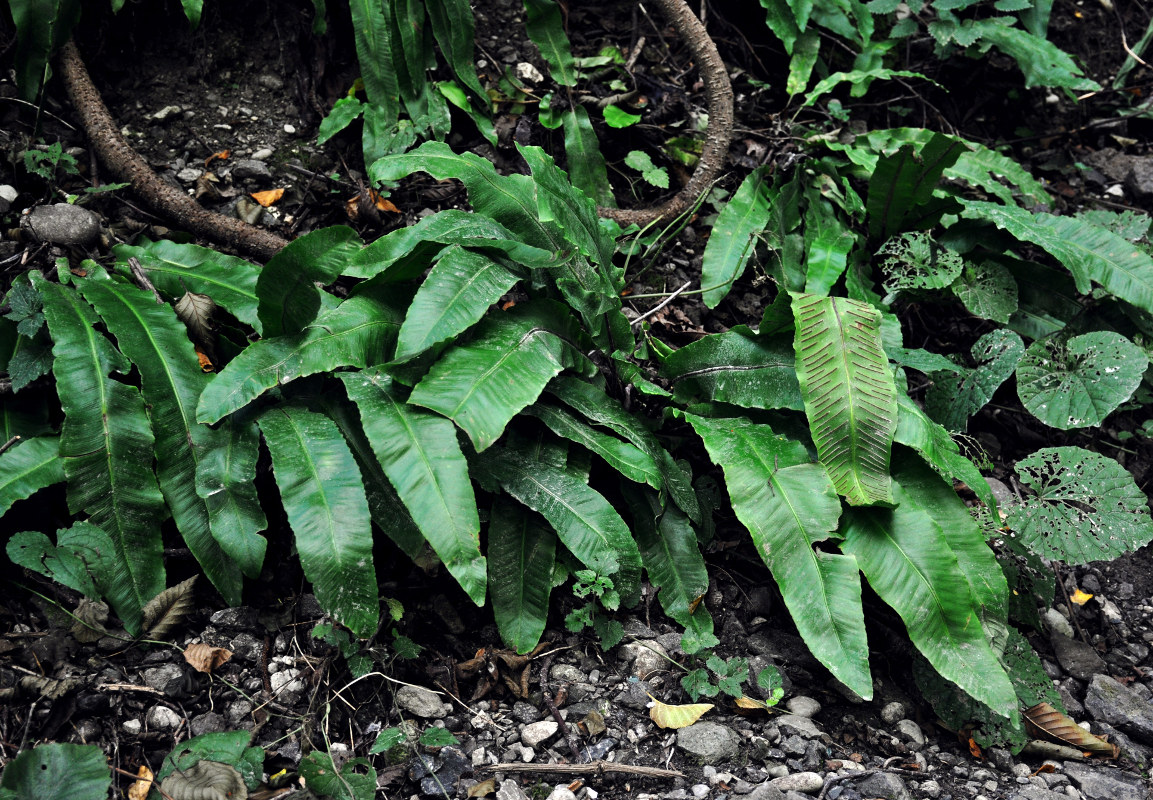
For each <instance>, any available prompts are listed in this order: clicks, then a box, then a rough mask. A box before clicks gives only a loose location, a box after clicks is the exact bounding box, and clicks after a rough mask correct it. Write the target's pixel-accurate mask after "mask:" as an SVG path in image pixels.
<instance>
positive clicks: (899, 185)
mask: <svg viewBox="0 0 1153 800" xmlns="http://www.w3.org/2000/svg"><path fill="white" fill-rule="evenodd" d="M965 149H966V146H965V144H964V142H962V141H961V140H959V139H954V138H952V137H949V136H932V137H930V138H929V140H928V141H927V142H925V143H924V144H923V145H921V146H920V147H919V148H914V147H913V146H912V145H903V146H902V147H901V148H900V149H899V150H897V152H896V153H893V154H892V155H885V156H881V158H879V159H878V160H877V166H876V168H875V169H874V170H873V174H872V176H871V177H870V178H869V199H868V203H867V208H868V215H869V236H870V237H872V238H873V239H875V240H876V241H885V240H886V239H888V238H889V237H891V236H892V235H893V234H895V233H896V232H897V231H899V230H901V229H902V223H904V222H905V220H906V218H907V217H909V216H910V215H911V214H912V213H913V210H914V209H915V208H916V207H917V206H922V205H925V204H926V203H927V202H928V201H929V199H930V198H931V197H932V195H933V189H934V187H936V185H937V181H939V180H940V179H941V173H943V172H944V171H945V170H946V169H947V168H949V167H951V166H953V164H954V163H956V161H957V158H958V157H960V155H961V153H963V152H964V151H965Z"/></svg>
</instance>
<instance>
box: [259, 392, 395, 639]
mask: <svg viewBox="0 0 1153 800" xmlns="http://www.w3.org/2000/svg"><path fill="white" fill-rule="evenodd" d="M258 423H259V425H260V430H261V432H262V433H263V434H264V441H265V442H266V443H267V444H268V451H269V453H271V454H272V471H273V474H274V475H275V477H276V486H277V488H278V489H279V490H280V498H281V501H282V502H283V504H284V511H285V513H286V514H287V515H288V524H289V526H290V527H291V528H292V531H293V533H294V534H295V536H296V549H297V552H298V553H299V554H300V564H301V567H303V569H304V574H305V576H306V577H307V578H308V580H309V581H311V583H312V588H313V590H314V591H315V592H316V599H317V600H318V601H320V605H321V607H322V608H324V610H325V611H326V612H328V613H329V614H331V615H332V616H333V617H334V618H335V619H336V620H338V621H339V622H340V623H341V624H343V625H347V626H348V627H349V628H350V629H351V630H352V632H353V633H354V634H356V635H357V636H359V637H361V638H366V637H368V636H371V635H372V634H373V633H374V632H375V631H376V625H377V621H378V617H379V613H378V598H377V591H376V570H375V568H374V567H373V563H372V528H371V526H370V524H369V517H368V502H367V501H366V500H365V498H364V487H363V485H362V483H361V478H360V470H359V469H357V467H356V461H355V460H354V459H353V457H352V453H351V452H349V449H348V445H347V444H346V443H345V441H344V437H342V436H341V435H340V430H339V429H338V428H337V427H336V423H334V422H333V421H332V420H331V419H329V418H328V417H326V416H324V415H323V414H318V413H316V412H313V411H307V410H305V409H302V408H297V407H295V406H292V405H288V404H282V405H278V406H275V407H273V408H270V409H269V410H267V411H265V412H264V413H263V414H261V415H260V417H259V418H258Z"/></svg>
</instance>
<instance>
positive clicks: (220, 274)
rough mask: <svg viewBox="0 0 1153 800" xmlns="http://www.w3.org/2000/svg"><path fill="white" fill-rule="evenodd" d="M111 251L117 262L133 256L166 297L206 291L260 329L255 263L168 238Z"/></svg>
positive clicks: (234, 314)
mask: <svg viewBox="0 0 1153 800" xmlns="http://www.w3.org/2000/svg"><path fill="white" fill-rule="evenodd" d="M112 252H113V254H115V256H116V263H117V265H126V264H127V263H128V259H129V258H131V257H133V256H135V257H136V258H137V259H138V260H139V261H140V267H141V269H143V270H144V274H145V275H147V276H148V279H149V280H150V281H152V285H153V286H155V287H156V288H157V290H158V291H160V292H163V293H164V294H166V295H168V296H169V297H180V296H182V295H183V294H184V293H185V292H196V293H197V294H206V295H208V296H209V297H211V298H212V300H213V302H215V303H216V304H217V305H219V306H222V307H223V308H225V309H227V310H228V313H230V314H232V316H234V317H236V318H237V319H238V320H240V321H241V322H244V323H247V324H248V325H251V326H252V327H253V328H255V329H256V332H257V333H260V330H261V329H260V317H259V315H258V314H257V299H256V281H257V278H258V277H259V276H260V268H259V267H257V266H256V265H255V264H253V263H251V262H249V261H245V260H244V259H242V258H237V257H236V256H229V255H225V254H224V253H218V252H217V251H215V250H211V249H209V248H207V247H200V246H198V245H194V244H179V243H177V242H172V241H169V240H167V239H161V240H160V241H158V242H149V241H147V240H144V241H142V242H141V244H140V246H138V247H130V246H128V245H126V244H119V245H116V246H115V247H114V248H112Z"/></svg>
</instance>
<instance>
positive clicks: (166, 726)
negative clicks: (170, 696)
mask: <svg viewBox="0 0 1153 800" xmlns="http://www.w3.org/2000/svg"><path fill="white" fill-rule="evenodd" d="M144 721H145V722H146V723H147V724H148V727H149V728H150V729H151V730H154V731H171V730H176V728H177V727H178V726H179V725H180V723H181V722H183V721H184V720H183V719H182V718H181V716H180V715H179V714H177V713H176V712H175V711H173V710H172V709H171V708H169V707H168V706H153V707H152V708H150V709H148V714H146V715H145V717H144Z"/></svg>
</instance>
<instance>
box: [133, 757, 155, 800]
mask: <svg viewBox="0 0 1153 800" xmlns="http://www.w3.org/2000/svg"><path fill="white" fill-rule="evenodd" d="M152 778H153V775H152V770H150V769H149V768H148V767H147V766H145V765H144V764H141V765H140V769H138V770H137V771H136V780H135V781H134V782H133V783H132V785H131V786H129V787H128V800H144V798H146V797H148V792H149V790H151V789H152Z"/></svg>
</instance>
